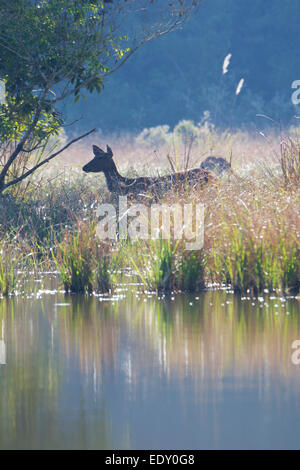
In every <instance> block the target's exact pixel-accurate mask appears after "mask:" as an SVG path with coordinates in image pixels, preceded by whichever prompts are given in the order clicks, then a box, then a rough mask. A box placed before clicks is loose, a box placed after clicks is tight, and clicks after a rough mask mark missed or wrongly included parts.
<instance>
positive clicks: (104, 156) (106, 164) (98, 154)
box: [82, 145, 114, 173]
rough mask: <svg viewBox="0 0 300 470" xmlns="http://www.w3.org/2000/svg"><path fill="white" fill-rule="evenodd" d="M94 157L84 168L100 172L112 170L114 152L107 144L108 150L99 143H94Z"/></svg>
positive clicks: (88, 171)
mask: <svg viewBox="0 0 300 470" xmlns="http://www.w3.org/2000/svg"><path fill="white" fill-rule="evenodd" d="M93 152H94V155H95V156H94V158H93V159H92V160H91V161H90V162H89V163H87V164H86V165H85V166H84V167H83V168H82V169H83V171H85V172H86V173H90V172H92V173H99V172H100V171H106V170H110V169H111V168H112V167H113V166H114V163H113V160H112V157H113V152H112V149H111V148H110V147H109V146H108V145H107V146H106V152H104V150H101V149H100V148H99V147H97V145H93Z"/></svg>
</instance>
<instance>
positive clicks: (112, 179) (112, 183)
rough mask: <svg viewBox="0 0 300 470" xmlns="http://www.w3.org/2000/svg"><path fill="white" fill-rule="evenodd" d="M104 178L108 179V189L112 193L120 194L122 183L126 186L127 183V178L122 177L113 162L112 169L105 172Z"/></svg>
mask: <svg viewBox="0 0 300 470" xmlns="http://www.w3.org/2000/svg"><path fill="white" fill-rule="evenodd" d="M104 176H105V179H106V184H107V187H108V189H109V191H110V192H112V193H119V192H120V188H121V183H123V184H124V183H125V182H126V178H124V177H123V176H121V175H120V173H119V172H118V170H117V167H116V165H115V163H114V162H113V161H112V165H111V167H110V168H109V169H106V170H104Z"/></svg>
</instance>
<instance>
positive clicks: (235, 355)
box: [0, 291, 300, 449]
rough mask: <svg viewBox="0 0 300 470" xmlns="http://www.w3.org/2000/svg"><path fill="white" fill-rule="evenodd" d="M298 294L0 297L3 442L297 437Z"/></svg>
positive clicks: (106, 445) (245, 442) (271, 442)
mask: <svg viewBox="0 0 300 470" xmlns="http://www.w3.org/2000/svg"><path fill="white" fill-rule="evenodd" d="M297 339H299V340H300V302H299V300H297V299H294V298H290V299H284V298H280V297H275V296H274V297H272V296H271V297H270V296H265V297H264V298H259V299H253V298H240V297H236V296H234V295H233V294H230V293H226V292H212V291H211V292H206V293H204V294H202V295H201V296H199V297H195V295H193V296H191V295H190V296H186V295H185V296H183V295H177V296H175V297H174V298H172V297H168V298H163V299H159V298H157V296H154V295H153V296H151V295H150V296H145V295H138V294H133V293H131V294H129V293H127V294H126V296H125V295H124V297H122V295H121V296H120V297H119V298H118V299H114V298H103V297H102V298H101V297H94V296H75V295H68V296H66V295H64V294H62V293H57V292H55V291H53V292H52V293H51V292H40V293H39V294H38V295H34V296H32V297H30V298H21V297H16V298H11V299H2V300H0V448H5V449H17V448H22V449H29V448H34V449H45V448H51V449H57V448H64V449H66V448H67V449H71V448H77V449H83V448H98V449H140V448H142V449H176V448H180V449H202V448H205V449H214V448H216V449H222V448H225V449H226V448H235V449H237V448H247V449H251V448H268V449H269V448H300V434H299V422H300V365H298V366H297V365H294V364H293V363H292V360H291V356H292V353H293V349H292V347H291V345H292V342H293V341H294V340H297Z"/></svg>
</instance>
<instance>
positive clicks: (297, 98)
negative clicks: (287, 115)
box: [291, 80, 300, 106]
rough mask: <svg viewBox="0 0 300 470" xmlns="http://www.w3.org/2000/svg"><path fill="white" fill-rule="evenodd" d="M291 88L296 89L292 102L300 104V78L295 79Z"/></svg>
mask: <svg viewBox="0 0 300 470" xmlns="http://www.w3.org/2000/svg"><path fill="white" fill-rule="evenodd" d="M291 88H293V89H295V91H294V92H293V93H292V96H291V100H292V103H293V104H294V105H295V106H297V105H298V104H300V80H294V81H293V83H292V85H291Z"/></svg>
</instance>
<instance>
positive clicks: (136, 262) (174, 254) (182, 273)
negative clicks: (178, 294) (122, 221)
mask: <svg viewBox="0 0 300 470" xmlns="http://www.w3.org/2000/svg"><path fill="white" fill-rule="evenodd" d="M127 250H128V251H127V253H128V259H129V260H130V262H131V265H132V267H133V269H134V271H135V273H136V274H137V276H138V278H139V280H140V281H141V282H142V283H143V284H144V286H145V287H147V288H148V289H150V290H154V291H157V292H159V293H160V292H170V291H198V290H200V289H203V287H204V285H205V283H204V267H205V256H204V254H203V251H202V250H199V251H186V250H185V246H184V242H183V241H182V240H177V241H173V240H171V239H167V240H165V239H160V240H148V241H147V242H140V241H139V242H136V243H134V244H130V245H129V248H128V247H127Z"/></svg>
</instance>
